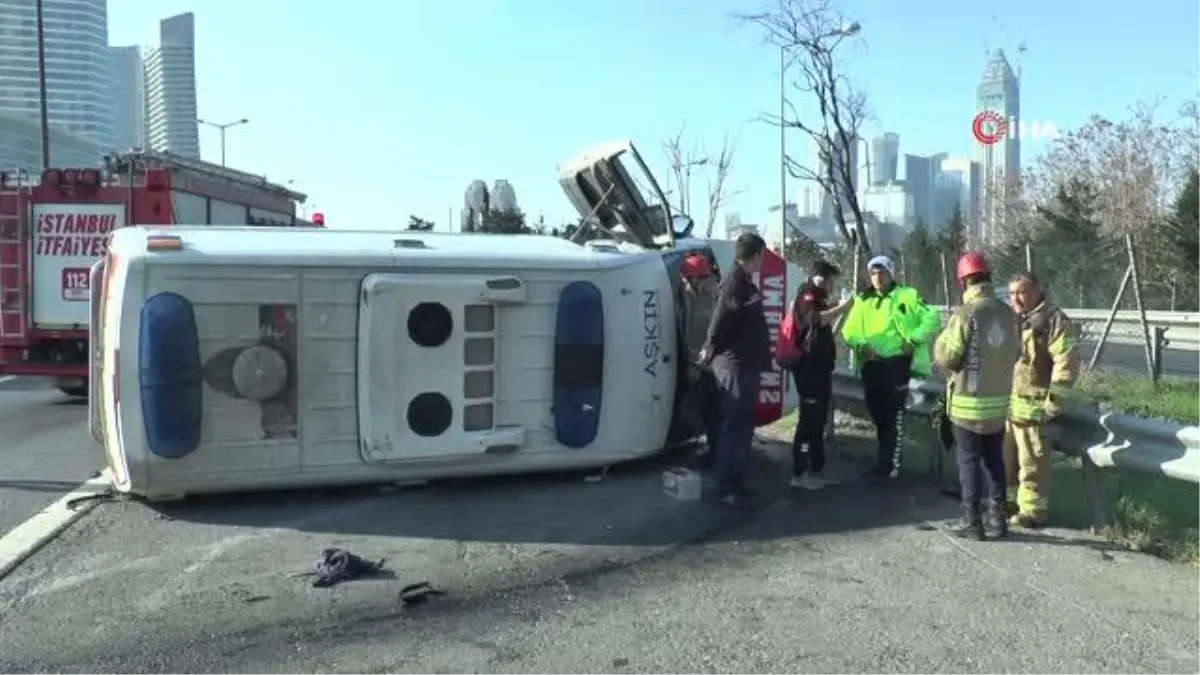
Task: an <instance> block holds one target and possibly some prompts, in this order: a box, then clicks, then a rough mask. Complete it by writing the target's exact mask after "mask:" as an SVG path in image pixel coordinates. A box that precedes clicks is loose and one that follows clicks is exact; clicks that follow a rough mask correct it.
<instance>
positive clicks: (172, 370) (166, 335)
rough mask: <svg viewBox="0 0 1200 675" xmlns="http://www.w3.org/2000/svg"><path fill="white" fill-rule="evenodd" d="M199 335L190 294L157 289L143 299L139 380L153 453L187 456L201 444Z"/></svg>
mask: <svg viewBox="0 0 1200 675" xmlns="http://www.w3.org/2000/svg"><path fill="white" fill-rule="evenodd" d="M202 381H203V380H202V378H201V373H200V337H199V334H198V331H197V330H196V314H195V312H194V311H193V309H192V303H191V301H189V300H188V299H187V298H185V297H183V296H181V295H178V294H175V293H156V294H154V295H152V296H150V297H149V298H147V299H146V301H145V302H143V303H142V310H141V323H140V326H139V332H138V383H139V385H140V387H141V395H142V418H143V421H144V424H145V427H146V443H147V445H148V446H149V449H150V452H152V453H154V454H155V455H157V456H159V457H162V458H164V459H180V458H182V457H186V456H188V455H189V454H191V453H192V452H194V451H195V450H196V448H198V447H200V422H201V419H202V415H203V412H202V409H201V404H202V401H201V392H202Z"/></svg>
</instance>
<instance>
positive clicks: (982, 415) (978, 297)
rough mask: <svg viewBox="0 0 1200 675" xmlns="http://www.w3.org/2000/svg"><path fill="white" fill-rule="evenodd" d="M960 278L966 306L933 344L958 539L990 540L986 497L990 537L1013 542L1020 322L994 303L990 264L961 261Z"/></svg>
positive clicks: (975, 258) (971, 255) (977, 258)
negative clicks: (1012, 438)
mask: <svg viewBox="0 0 1200 675" xmlns="http://www.w3.org/2000/svg"><path fill="white" fill-rule="evenodd" d="M956 276H957V277H958V282H959V284H960V285H962V288H963V303H962V305H961V306H959V307H958V308H956V309H955V310H954V312H953V313H952V314H951V315H950V319H949V321H947V322H946V328H945V329H944V330H943V331H942V334H941V335H939V336H938V339H937V342H935V343H934V347H933V354H934V360H935V361H936V362H937V364H938V365H939V366H941V367H942V368H943V369H945V371H946V373H947V380H946V414H947V416H948V417H949V418H950V421H951V423H952V424H953V431H954V445H955V448H956V454H957V460H958V482H959V487H960V489H961V490H962V509H963V523H962V526H961V527H960V528H959V530H958V532H959V534H960V535H963V536H968V537H972V538H974V539H977V540H980V541H982V540H983V539H985V538H986V536H987V533H986V530H985V524H984V518H983V513H982V506H983V494H982V493H983V492H984V491H985V484H986V492H987V506H988V514H987V516H988V517H987V529H990V530H992V533H993V534H994V535H995V536H998V537H1004V536H1007V535H1008V514H1007V513H1005V511H1004V499H1005V495H1006V488H1005V471H1004V423H1005V419H1006V418H1007V417H1008V405H1009V397H1010V395H1011V393H1012V368H1013V364H1014V363H1015V362H1016V360H1017V354H1018V352H1019V350H1020V330H1019V327H1018V325H1017V317H1016V315H1015V314H1013V312H1012V310H1011V309H1009V307H1008V305H1006V304H1004V302H1003V301H1002V300H1000V299H999V298H998V297H996V291H995V289H994V288H993V286H992V275H991V271H990V270H989V269H988V264H987V260H985V259H984V257H983V256H982V255H980V254H979V253H976V252H974V251H971V252H968V253H965V254H963V256H962V257H961V258H960V259H959V261H958V269H957V273H956Z"/></svg>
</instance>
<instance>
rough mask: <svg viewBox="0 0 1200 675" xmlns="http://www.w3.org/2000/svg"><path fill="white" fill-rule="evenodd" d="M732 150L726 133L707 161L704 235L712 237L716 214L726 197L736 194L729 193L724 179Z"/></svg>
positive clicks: (728, 167) (729, 165)
mask: <svg viewBox="0 0 1200 675" xmlns="http://www.w3.org/2000/svg"><path fill="white" fill-rule="evenodd" d="M734 150H735V147H734V144H733V143H732V142H731V141H730V140H729V134H726V135H725V137H724V138H722V139H721V150H720V151H719V152H718V153H717V154H716V155H715V156H713V157H711V158H710V161H709V163H708V166H709V168H710V169H711V171H710V175H709V178H708V223H707V225H705V228H704V236H705V237H709V238H711V237H712V233H713V227H714V226H715V225H716V222H717V215H718V214H719V213H720V211H721V209H722V208H723V207H724V206H725V204H726V202H727V201H728V199H729V198H730V197H733V196H735V195H736V194H737V193H736V192H734V193H733V194H730V192H729V189H728V185H726V181H728V180H729V170H730V168H731V167H732V166H733V154H734Z"/></svg>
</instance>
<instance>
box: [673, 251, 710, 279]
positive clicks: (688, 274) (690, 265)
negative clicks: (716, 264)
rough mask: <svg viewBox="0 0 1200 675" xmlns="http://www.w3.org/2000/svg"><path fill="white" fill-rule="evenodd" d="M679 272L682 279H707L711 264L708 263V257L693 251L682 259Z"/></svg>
mask: <svg viewBox="0 0 1200 675" xmlns="http://www.w3.org/2000/svg"><path fill="white" fill-rule="evenodd" d="M679 272H680V274H682V275H683V278H684V279H707V278H708V277H710V276H712V265H709V264H708V259H707V258H705V257H704V256H702V255H700V254H699V253H693V254H692V255H689V256H688V257H686V258H684V259H683V264H682V265H681V266H680V268H679Z"/></svg>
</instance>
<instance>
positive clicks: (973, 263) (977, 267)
mask: <svg viewBox="0 0 1200 675" xmlns="http://www.w3.org/2000/svg"><path fill="white" fill-rule="evenodd" d="M990 273H991V270H990V269H988V264H987V258H984V257H983V254H982V253H979V252H978V251H967V252H966V253H964V254H962V257H961V258H959V259H958V271H957V272H956V273H955V275H954V276H955V277H956V278H957V279H958V280H959V281H962V280H963V279H966V278H967V277H969V276H972V275H975V274H990Z"/></svg>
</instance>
